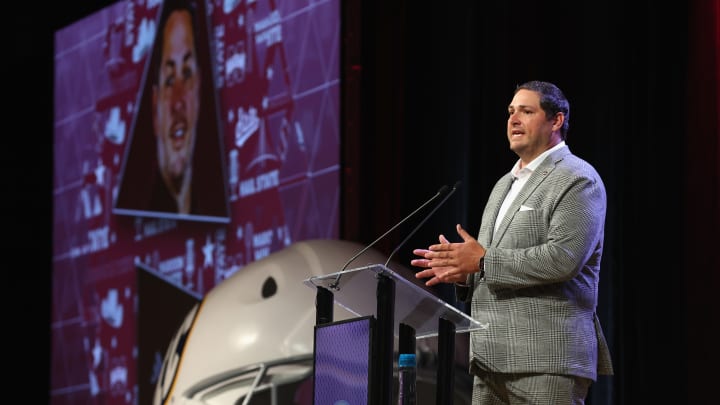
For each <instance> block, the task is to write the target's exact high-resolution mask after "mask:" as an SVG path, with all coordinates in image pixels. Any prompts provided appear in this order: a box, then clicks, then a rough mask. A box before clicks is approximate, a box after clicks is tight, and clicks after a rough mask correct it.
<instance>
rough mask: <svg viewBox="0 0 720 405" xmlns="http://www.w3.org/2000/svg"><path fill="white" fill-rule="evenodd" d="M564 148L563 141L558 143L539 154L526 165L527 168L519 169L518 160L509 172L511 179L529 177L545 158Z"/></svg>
mask: <svg viewBox="0 0 720 405" xmlns="http://www.w3.org/2000/svg"><path fill="white" fill-rule="evenodd" d="M564 146H565V141H560V142H559V143H558V144H557V145H555V146H553V147H552V148H550V149H548V150H546V151H545V152H543V153H541V154H539V155H538V157H536V158H535V159H533V160H532V162H530V163H528V164H527V166H525V167H523V168H522V169H520V159H518V160H517V162H515V165H514V166H513V167H512V169H511V170H510V174H512V175H513V177H525V176H529V175H530V173H532V172H533V171H535V169H537V167H538V166H540V163H542V162H543V160H545V158H546V157H547V156H548V155H549V154H551V153H553V152H555V151H556V150H558V149H560V148H562V147H564Z"/></svg>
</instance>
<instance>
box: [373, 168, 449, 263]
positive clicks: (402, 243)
mask: <svg viewBox="0 0 720 405" xmlns="http://www.w3.org/2000/svg"><path fill="white" fill-rule="evenodd" d="M445 187H447V186H445ZM458 187H460V180H458V181H456V182H455V185H454V186H453V188H452V190H450V192H449V193H447V195H446V196H445V198H443V199H442V200H441V201H440V202H439V203H438V204H437V205H436V206H435V208H433V210H432V211H430V213H429V214H427V216H425V218H423V220H422V222H420V223H419V224H418V225H417V226H416V227H415V229H413V230H412V232H410V233H409V234H408V236H406V237H405V239H403V241H402V242H400V244H399V245H397V247H396V248H395V250H393V251H392V253H390V256H388V259H387V261H386V262H385V267H387V265H388V263H390V259H392V257H393V255H394V254H395V253H397V251H398V250H400V248H401V247H402V246H403V245H405V242H407V241H408V239H410V238H411V237H412V236H413V235H415V232H417V231H418V229H420V227H421V226H423V224H425V222H427V220H428V219H430V217H431V216H432V215H433V214H434V213H435V211H437V210H438V208H440V207H442V205H443V204H445V201H447V199H448V198H450V196H451V195H453V193H455V190H457V188H458Z"/></svg>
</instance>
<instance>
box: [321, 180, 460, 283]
mask: <svg viewBox="0 0 720 405" xmlns="http://www.w3.org/2000/svg"><path fill="white" fill-rule="evenodd" d="M448 190H450V187H448V186H447V185H444V186H442V187H440V190H438V192H437V193H435V195H434V196H432V197H431V198H430V199H429V200H427V201H425V202H424V203H423V204H422V205H421V206H419V207H418V208H416V209H415V211H413V212H411V213H410V214H409V215H408V216H406V217H405V218H403V219H402V220H401V221H400V222H398V223H397V224H395V226H393V227H392V228H390V229H388V230H387V232H385V233H384V234H382V235H380V237H379V238H377V239H375V240H374V241H372V243H370V244H369V245H367V246H365V247H364V248H362V249H360V250H359V251H358V252H357V253H355V254H354V255H353V256H352V257H351V258H350V260H348V261H347V262H345V265H343V266H342V268H341V269H340V271H339V272H338V275H337V277H335V281H334V282H333V283H332V284H330V285H329V287H330V288H332V289H337V287H338V284H339V283H340V277H341V276H342V273H343V272H344V271H345V269H346V268H347V266H348V265H349V264H350V263H352V261H353V260H355V259H357V258H358V257H359V256H360V255H361V254H363V253H365V252H366V251H367V250H368V249H370V248H371V247H373V246H375V244H376V243H378V242H379V241H380V240H382V239H383V238H384V237H385V236H387V235H388V234H389V233H390V232H392V231H394V230H395V229H396V228H397V227H398V226H400V225H402V224H404V223H405V221H407V220H408V219H410V218H412V217H413V216H415V214H417V213H418V212H419V211H421V210H422V209H423V208H425V207H426V206H427V205H428V204H430V203H431V202H433V201H435V200H436V199H437V198H438V197H440V196H441V195H443V194H446V193H447V192H448ZM453 191H454V189H453ZM446 199H447V198H446ZM444 201H445V200H443V202H444ZM435 209H437V207H436V208H435ZM433 212H435V210H433ZM423 222H424V221H423ZM403 242H404V241H403Z"/></svg>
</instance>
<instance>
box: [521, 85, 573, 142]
mask: <svg viewBox="0 0 720 405" xmlns="http://www.w3.org/2000/svg"><path fill="white" fill-rule="evenodd" d="M523 89H524V90H530V91H534V92H537V93H538V94H540V108H542V109H543V111H545V115H546V116H547V117H548V118H552V117H554V116H555V114H557V113H559V112H561V113H563V115H564V116H565V121H564V122H563V126H562V128H560V137H562V139H563V141H564V140H565V139H566V138H567V133H568V130H569V128H570V102H568V100H567V98H565V95H564V94H563V92H562V91H561V90H560V89H559V88H558V87H557V86H556V85H554V84H552V83H548V82H541V81H537V80H533V81H529V82H525V83H523V84H521V85H519V86H517V87H516V88H515V93H517V92H518V91H520V90H523ZM515 93H513V94H515Z"/></svg>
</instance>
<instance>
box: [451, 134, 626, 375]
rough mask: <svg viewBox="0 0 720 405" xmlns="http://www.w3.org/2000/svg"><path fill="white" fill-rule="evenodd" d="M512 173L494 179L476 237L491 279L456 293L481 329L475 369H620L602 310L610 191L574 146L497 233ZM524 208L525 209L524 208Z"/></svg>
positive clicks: (551, 162)
mask: <svg viewBox="0 0 720 405" xmlns="http://www.w3.org/2000/svg"><path fill="white" fill-rule="evenodd" d="M511 184H512V176H511V175H510V174H507V175H506V176H504V177H502V178H501V179H500V180H498V182H497V183H496V184H495V187H494V188H493V190H492V192H491V194H490V197H489V199H488V202H487V205H486V206H485V211H484V212H483V217H482V224H481V226H480V232H479V236H478V241H479V242H480V243H481V244H482V245H483V246H484V247H486V249H487V252H486V255H485V277H484V278H482V279H481V278H479V274H478V273H475V274H473V275H472V276H471V277H469V278H468V282H469V283H470V284H471V287H470V288H469V289H468V288H466V289H464V290H463V289H462V288H458V290H457V292H458V298H459V299H460V300H463V301H466V302H470V308H471V313H472V316H473V318H475V319H476V320H478V321H479V322H480V324H481V325H482V328H481V329H479V330H477V331H473V332H471V334H470V335H471V344H470V372H471V373H475V370H476V369H478V368H479V369H482V370H485V371H490V372H501V373H549V374H566V375H575V376H580V377H585V378H589V379H592V380H596V379H597V375H598V374H612V373H613V369H612V362H611V358H610V352H609V350H608V347H607V343H606V341H605V337H604V335H603V332H602V329H601V327H600V322H599V320H598V317H597V315H596V314H595V308H596V306H597V300H598V295H597V293H598V280H599V272H600V258H601V255H602V249H603V236H604V224H605V210H606V195H605V187H604V185H603V182H602V179H601V178H600V176H599V175H598V173H597V172H596V171H595V169H594V168H593V167H592V166H591V165H590V164H588V163H587V162H585V161H584V160H582V159H580V158H578V157H577V156H575V155H573V154H572V153H570V149H569V148H568V147H564V148H561V149H559V150H557V151H555V152H553V153H551V154H550V155H548V156H547V158H546V159H545V160H544V161H543V163H542V164H541V165H540V166H539V167H538V168H537V169H536V170H535V171H534V172H533V173H532V174H531V175H530V178H529V179H528V181H527V183H526V184H525V186H524V187H523V188H522V190H520V193H519V194H518V196H517V197H516V199H515V201H514V202H513V203H512V205H511V206H510V208H509V209H508V211H507V214H506V215H505V218H503V219H502V222H501V223H500V227H499V228H498V230H497V232H494V228H495V218H496V217H497V214H498V211H499V210H500V205H501V204H502V202H503V199H504V198H505V195H506V194H507V192H508V190H509V189H510V185H511ZM521 207H522V208H521Z"/></svg>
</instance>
